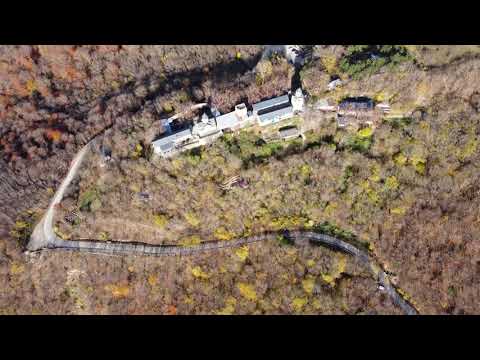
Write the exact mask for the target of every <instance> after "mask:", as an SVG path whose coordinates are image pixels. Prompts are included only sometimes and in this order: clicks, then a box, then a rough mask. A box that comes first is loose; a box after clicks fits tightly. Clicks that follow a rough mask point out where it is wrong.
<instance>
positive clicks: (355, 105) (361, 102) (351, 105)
mask: <svg viewBox="0 0 480 360" xmlns="http://www.w3.org/2000/svg"><path fill="white" fill-rule="evenodd" d="M373 106H374V105H373V100H372V99H369V98H366V97H358V98H347V99H345V100H343V101H342V102H341V103H340V105H339V108H340V109H341V110H350V109H351V110H369V109H373Z"/></svg>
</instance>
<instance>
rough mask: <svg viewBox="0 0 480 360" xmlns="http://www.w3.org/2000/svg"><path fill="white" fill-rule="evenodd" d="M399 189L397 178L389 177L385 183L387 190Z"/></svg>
mask: <svg viewBox="0 0 480 360" xmlns="http://www.w3.org/2000/svg"><path fill="white" fill-rule="evenodd" d="M398 187H399V184H398V180H397V178H396V177H395V176H389V177H388V178H387V180H386V181H385V188H386V189H387V190H396V189H398Z"/></svg>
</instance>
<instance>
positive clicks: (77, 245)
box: [27, 104, 418, 315]
mask: <svg viewBox="0 0 480 360" xmlns="http://www.w3.org/2000/svg"><path fill="white" fill-rule="evenodd" d="M204 105H205V104H197V105H196V107H202V106H204ZM94 141H95V139H94V140H91V141H90V142H89V143H88V144H87V145H85V146H84V147H83V148H82V149H81V150H80V151H79V152H78V153H77V154H76V155H75V157H74V158H73V160H72V162H71V165H70V169H69V171H68V174H67V176H66V177H65V179H64V180H63V181H62V183H61V184H60V187H59V188H58V190H57V191H56V193H55V195H54V197H53V198H52V200H51V201H50V204H49V206H48V208H47V211H46V212H45V214H44V216H43V217H42V218H41V220H40V221H39V222H38V223H37V224H36V226H35V228H34V230H33V232H32V235H31V237H30V241H29V243H28V245H27V252H35V251H41V250H45V249H50V250H70V251H82V252H89V253H96V254H112V255H113V254H119V255H127V254H138V255H153V256H178V255H193V254H196V253H199V252H201V251H208V250H218V249H222V248H232V247H237V246H241V245H244V244H249V243H255V242H260V241H267V240H275V239H276V238H277V237H278V235H283V236H285V237H286V238H287V239H289V240H290V241H291V242H292V244H294V245H297V246H302V245H303V246H304V245H321V246H327V247H329V248H333V249H335V250H337V251H341V252H344V253H347V254H350V255H352V256H353V257H355V258H357V259H359V260H360V261H361V262H362V263H364V264H365V265H366V266H367V267H368V268H369V269H370V270H371V272H372V273H373V275H374V277H375V279H376V280H377V282H378V283H379V284H380V285H381V286H383V291H385V292H386V293H387V295H389V296H390V297H391V299H392V300H393V301H394V303H395V304H396V305H397V306H399V307H400V308H401V309H402V310H403V311H404V312H405V313H406V314H408V315H415V314H418V312H417V310H416V309H415V308H414V307H413V306H412V304H410V303H409V302H408V301H406V300H405V299H404V298H403V297H402V296H401V295H400V294H399V292H398V290H397V289H396V288H395V286H394V285H393V284H392V283H391V282H390V280H389V278H388V275H387V274H386V273H385V271H383V270H382V267H381V266H380V265H379V263H378V262H377V261H376V260H375V259H374V258H373V257H372V256H371V254H369V253H368V252H366V251H364V250H362V249H359V248H357V247H355V246H354V245H352V244H350V243H348V242H346V241H343V240H341V239H337V238H335V237H332V236H329V235H325V234H320V233H316V232H312V231H302V230H297V231H283V232H269V233H263V234H258V235H254V236H250V237H243V238H238V239H234V240H231V241H209V242H204V243H201V244H198V245H195V246H189V247H182V246H176V245H149V244H144V243H137V242H123V241H113V242H112V241H98V240H63V239H61V238H59V237H58V236H57V235H56V234H55V233H54V231H53V214H54V210H55V205H57V204H59V203H60V202H61V200H62V198H63V195H64V193H65V191H66V189H67V188H68V186H69V185H70V183H71V181H72V180H73V178H74V177H75V175H76V174H77V172H78V169H79V168H80V165H81V163H82V161H83V159H84V158H85V155H86V154H87V152H88V150H89V149H90V147H91V145H92V144H93V142H94Z"/></svg>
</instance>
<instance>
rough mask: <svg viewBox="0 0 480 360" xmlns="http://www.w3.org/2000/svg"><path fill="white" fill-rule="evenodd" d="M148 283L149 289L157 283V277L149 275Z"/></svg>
mask: <svg viewBox="0 0 480 360" xmlns="http://www.w3.org/2000/svg"><path fill="white" fill-rule="evenodd" d="M147 280H148V283H149V284H150V286H151V287H154V286H155V285H157V283H158V276H156V275H154V274H151V275H149V276H148V279H147Z"/></svg>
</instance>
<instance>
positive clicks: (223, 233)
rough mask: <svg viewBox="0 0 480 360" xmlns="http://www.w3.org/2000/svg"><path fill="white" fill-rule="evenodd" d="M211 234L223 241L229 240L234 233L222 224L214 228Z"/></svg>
mask: <svg viewBox="0 0 480 360" xmlns="http://www.w3.org/2000/svg"><path fill="white" fill-rule="evenodd" d="M213 235H214V236H215V238H216V239H218V240H224V241H228V240H231V239H233V238H234V237H235V234H234V233H232V232H230V231H228V230H227V229H225V228H224V227H223V226H220V227H218V228H216V229H215V232H214V234H213Z"/></svg>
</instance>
